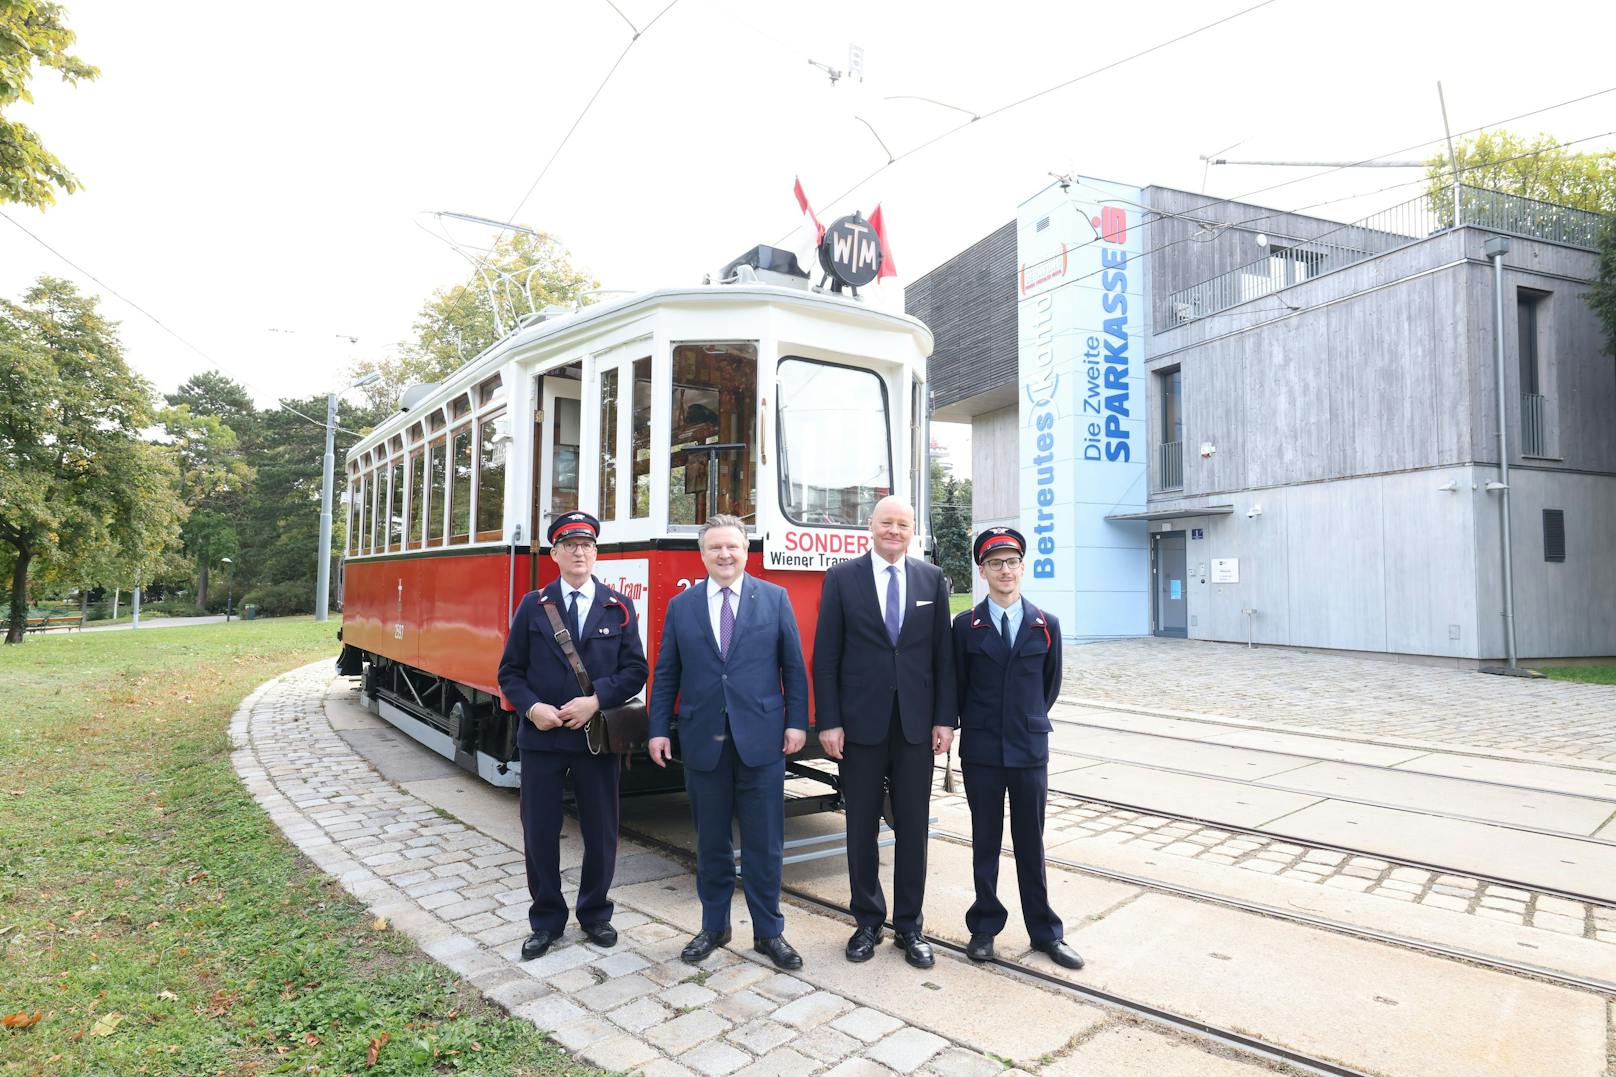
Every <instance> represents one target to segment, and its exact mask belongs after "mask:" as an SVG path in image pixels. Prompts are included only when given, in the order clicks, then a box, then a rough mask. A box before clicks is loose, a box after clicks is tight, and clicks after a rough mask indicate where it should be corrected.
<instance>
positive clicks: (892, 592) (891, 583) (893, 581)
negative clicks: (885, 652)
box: [887, 565, 903, 647]
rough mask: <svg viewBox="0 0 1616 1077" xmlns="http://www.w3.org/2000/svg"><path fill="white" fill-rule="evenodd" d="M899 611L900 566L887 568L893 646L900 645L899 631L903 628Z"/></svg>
mask: <svg viewBox="0 0 1616 1077" xmlns="http://www.w3.org/2000/svg"><path fill="white" fill-rule="evenodd" d="M900 612H901V611H900V610H899V609H898V566H897V565H888V566H887V635H888V636H890V637H891V638H892V645H893V646H894V647H896V646H897V645H898V630H899V629H900V628H902V627H903V622H902V621H900V620H899V616H898V615H899V613H900Z"/></svg>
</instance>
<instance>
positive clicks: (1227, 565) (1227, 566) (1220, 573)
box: [1212, 557, 1240, 583]
mask: <svg viewBox="0 0 1616 1077" xmlns="http://www.w3.org/2000/svg"><path fill="white" fill-rule="evenodd" d="M1212 582H1213V583H1239V582H1240V559H1239V558H1238V557H1214V558H1213V559H1212Z"/></svg>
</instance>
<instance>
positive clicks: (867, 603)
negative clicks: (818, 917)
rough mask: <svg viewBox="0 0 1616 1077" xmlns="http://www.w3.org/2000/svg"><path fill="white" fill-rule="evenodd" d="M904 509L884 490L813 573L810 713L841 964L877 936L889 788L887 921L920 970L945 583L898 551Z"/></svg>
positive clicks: (950, 711)
mask: <svg viewBox="0 0 1616 1077" xmlns="http://www.w3.org/2000/svg"><path fill="white" fill-rule="evenodd" d="M914 533H915V513H914V510H913V509H912V508H910V507H909V505H908V504H907V503H906V502H905V501H903V500H902V499H901V498H896V497H887V498H883V499H882V500H880V501H879V502H877V503H876V506H875V509H874V511H873V512H871V513H870V538H871V541H872V549H871V552H870V553H869V555H868V556H860V557H855V558H853V559H852V560H850V561H844V562H842V563H841V564H839V565H836V566H835V567H834V568H832V569H831V570H830V571H829V572H827V573H825V584H824V589H823V591H822V592H821V594H820V599H819V623H818V627H817V628H816V630H815V635H814V708H815V709H814V715H815V721H816V723H817V730H818V733H819V743H820V746H821V747H822V748H824V750H825V754H826V755H827V756H829V757H830V758H832V759H834V760H837V761H838V763H839V764H840V771H841V790H842V799H843V801H844V802H845V804H846V806H847V879H848V886H849V889H850V890H851V891H852V900H851V903H850V904H851V907H852V909H853V917H854V920H855V922H856V924H857V929H856V930H855V931H854V932H853V937H852V938H850V939H848V941H847V959H848V960H849V961H868V960H869V959H870V957H871V955H872V954H874V952H875V946H876V944H877V943H879V942H880V941H881V925H882V922H883V921H884V920H885V919H886V913H887V904H886V895H885V894H883V893H882V891H881V879H880V875H879V874H878V870H879V866H880V862H879V858H878V856H877V849H876V836H877V833H878V831H879V828H880V822H881V801H882V796H883V793H884V792H885V791H886V790H887V789H890V790H891V797H892V820H893V827H892V828H893V831H894V834H895V837H896V847H895V850H894V860H893V873H892V926H893V928H894V929H895V931H896V942H897V944H898V946H899V947H900V948H901V949H902V950H903V952H904V957H905V959H906V960H908V962H909V963H910V964H911V965H914V966H915V967H917V968H930V967H931V965H932V963H933V961H934V957H933V955H932V949H931V944H930V943H928V942H927V941H926V937H925V935H924V934H922V922H923V921H922V916H921V911H920V907H921V904H922V902H923V901H924V899H925V895H926V840H927V834H926V831H927V825H928V824H927V817H928V810H929V808H930V805H931V777H932V758H933V756H937V755H942V754H943V753H944V752H945V751H947V750H948V747H949V745H950V744H951V743H952V742H953V739H954V725H955V723H956V720H957V719H956V715H955V698H954V656H953V651H952V649H951V647H950V646H949V634H948V590H947V587H946V585H945V584H944V583H943V573H942V570H941V569H939V568H937V567H936V566H935V565H928V564H927V563H926V562H924V561H922V560H919V559H918V558H914V557H909V556H907V554H908V550H909V543H910V541H911V540H912V539H913V538H914Z"/></svg>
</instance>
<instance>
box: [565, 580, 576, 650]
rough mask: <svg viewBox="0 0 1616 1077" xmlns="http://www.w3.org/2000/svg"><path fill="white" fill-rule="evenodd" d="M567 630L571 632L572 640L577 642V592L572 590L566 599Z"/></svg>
mask: <svg viewBox="0 0 1616 1077" xmlns="http://www.w3.org/2000/svg"><path fill="white" fill-rule="evenodd" d="M567 631H568V632H570V633H572V641H573V642H574V643H577V642H578V592H577V591H574V592H573V593H572V596H571V597H570V598H568V599H567Z"/></svg>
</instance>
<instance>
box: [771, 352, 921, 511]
mask: <svg viewBox="0 0 1616 1077" xmlns="http://www.w3.org/2000/svg"><path fill="white" fill-rule="evenodd" d="M775 396H776V399H777V405H776V413H777V415H778V419H777V420H776V426H777V427H778V429H779V437H780V446H779V458H780V506H781V508H782V509H783V510H784V511H785V514H786V516H787V518H788V519H790V520H791V521H792V522H793V523H799V524H823V525H826V526H834V527H858V526H860V525H862V524H863V523H865V521H867V520H868V519H869V517H870V513H871V512H872V511H873V510H874V509H875V503H876V502H877V501H879V500H881V498H883V497H886V496H887V495H888V494H890V493H892V434H891V420H890V418H889V415H888V409H887V391H886V385H885V383H883V382H882V381H881V379H880V378H879V377H877V376H876V375H875V374H874V373H872V372H870V371H868V370H857V369H855V368H853V367H845V366H833V365H831V364H830V363H820V362H814V361H812V360H808V359H797V358H792V357H787V358H784V359H781V360H780V369H779V373H778V375H777V376H776V386H775Z"/></svg>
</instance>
